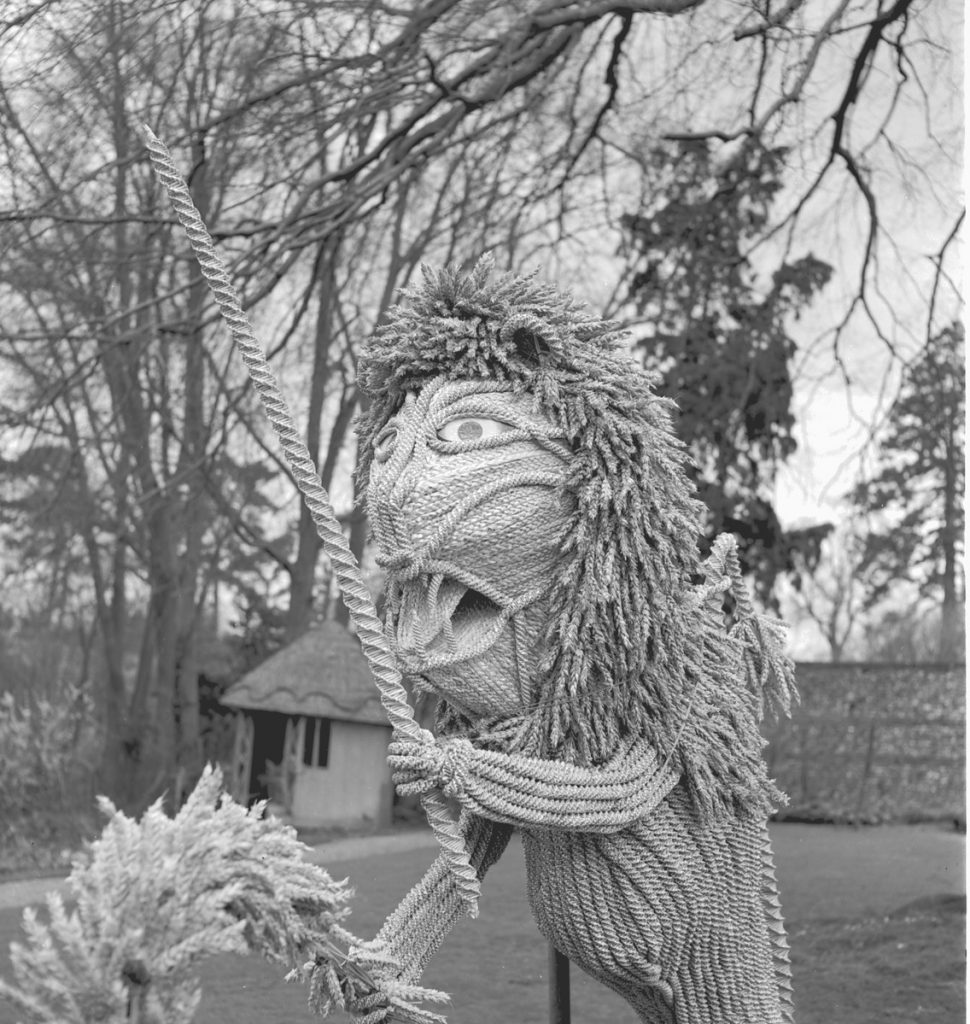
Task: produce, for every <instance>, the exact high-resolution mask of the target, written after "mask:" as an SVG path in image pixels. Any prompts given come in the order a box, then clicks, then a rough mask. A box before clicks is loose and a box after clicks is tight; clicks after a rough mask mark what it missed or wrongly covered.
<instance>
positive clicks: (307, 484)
mask: <svg viewBox="0 0 970 1024" xmlns="http://www.w3.org/2000/svg"><path fill="white" fill-rule="evenodd" d="M142 135H143V138H144V140H145V144H146V146H147V149H148V154H149V157H150V159H151V163H152V167H153V169H154V171H155V174H156V175H157V177H158V179H159V180H160V181H161V183H162V184H163V185H164V186H165V189H166V191H167V192H168V197H169V201H170V202H171V204H172V207H173V209H174V210H175V213H176V216H177V217H178V219H179V222H180V223H181V225H182V227H183V228H184V229H185V233H186V235H187V236H188V239H189V243H190V244H191V246H192V251H193V252H194V253H195V256H196V258H197V260H198V261H199V266H200V268H201V270H202V274H203V276H204V277H205V280H206V282H207V283H208V285H209V288H210V289H211V291H212V294H213V297H214V298H215V300H216V303H217V304H218V306H219V312H220V313H221V314H222V318H223V320H224V321H225V323H226V326H227V327H228V328H229V332H230V334H231V335H232V338H233V341H234V342H235V344H236V346H237V347H238V349H239V351H240V353H241V355H242V358H243V361H244V362H245V364H246V368H247V369H248V370H249V375H250V378H251V379H252V381H253V384H254V385H255V387H256V391H257V393H258V394H259V397H260V401H261V402H262V405H263V409H264V410H265V412H266V415H267V416H268V418H269V421H270V423H272V425H273V429H274V430H275V431H276V435H277V437H278V438H279V441H280V445H281V446H282V448H283V453H284V455H285V456H286V461H287V463H288V465H289V467H290V470H291V471H292V473H293V477H294V479H295V480H296V484H297V486H298V487H299V489H300V491H301V493H302V494H303V497H304V499H305V501H306V504H307V508H308V509H309V510H310V515H311V516H312V518H313V523H314V525H315V526H316V529H317V533H318V534H319V536H320V539H321V541H322V542H323V549H324V551H325V552H326V554H327V557H328V558H329V559H330V561H331V564H332V565H333V571H334V574H335V576H336V577H337V582H338V583H339V585H340V592H341V594H342V595H343V599H344V603H345V604H346V605H347V608H348V610H349V612H350V617H351V619H352V620H353V623H354V626H355V628H356V630H357V636H358V638H359V639H360V645H361V648H362V650H363V652H364V656H365V657H366V658H367V661H368V663H369V664H370V667H371V671H372V672H373V674H374V678H375V681H376V682H377V686H378V689H379V690H380V695H381V703H382V704H383V706H384V710H385V712H386V713H387V717H388V719H390V722H391V725H392V726H393V729H394V734H395V737H397V738H404V739H407V740H410V741H412V742H414V743H433V742H434V740H433V737H432V736H431V734H430V733H429V732H428V731H427V730H426V729H422V728H421V727H420V726H419V725H418V724H417V722H416V721H415V720H414V714H413V712H412V710H411V706H410V704H409V703H408V699H407V693H406V691H405V689H404V686H403V685H402V682H401V674H400V672H399V671H398V669H397V666H396V664H395V661H394V656H393V654H392V653H391V651H390V650H389V648H388V646H387V642H386V639H385V637H384V631H383V628H382V626H381V621H380V619H379V618H378V617H377V611H376V609H375V608H374V604H373V601H372V600H371V597H370V593H369V592H368V590H367V588H366V586H365V585H364V581H363V578H362V577H361V573H360V567H359V566H358V564H357V559H356V558H355V557H354V554H353V552H352V551H351V550H350V546H349V545H348V543H347V540H346V538H345V537H344V534H343V531H342V530H341V528H340V524H339V523H338V521H337V517H336V515H335V514H334V511H333V508H332V506H331V504H330V499H329V497H328V495H327V492H326V490H325V488H324V486H323V484H322V482H321V481H320V477H319V475H318V474H317V470H316V467H315V466H314V464H313V460H312V459H311V458H310V453H309V451H308V450H307V448H306V445H305V444H304V443H303V441H302V439H301V438H300V435H299V434H298V432H297V430H296V426H295V424H294V422H293V418H292V416H291V415H290V412H289V409H288V408H287V405H286V401H285V399H284V398H283V395H282V393H281V392H280V389H279V386H278V384H277V383H276V379H275V377H274V375H273V372H272V370H271V369H270V367H269V364H268V363H267V361H266V356H265V355H264V353H263V350H262V347H261V346H260V344H259V342H258V341H257V340H256V337H255V335H254V334H253V329H252V326H251V325H250V323H249V318H248V317H247V316H246V314H245V313H244V312H243V309H242V306H241V305H240V302H239V298H238V296H237V294H236V290H235V288H233V286H232V283H231V282H230V280H229V275H228V273H227V271H226V268H225V265H224V264H223V262H222V260H221V259H220V257H219V255H218V253H217V252H216V251H215V246H214V244H213V241H212V238H211V236H210V235H209V232H208V231H207V230H206V227H205V224H204V223H203V221H202V217H201V215H200V213H199V211H198V210H197V209H196V207H195V204H194V203H193V202H192V197H191V195H190V194H189V190H188V186H187V185H186V183H185V181H184V179H183V178H182V176H181V175H180V174H179V172H178V170H177V169H176V167H175V163H174V161H173V159H172V156H171V154H170V153H169V151H168V149H167V148H166V147H165V145H164V143H162V142H161V141H160V140H159V139H158V138H157V136H156V135H155V134H154V132H152V130H151V129H150V128H149V127H148V126H147V125H143V126H142ZM422 804H423V806H424V811H425V813H426V814H427V816H428V821H429V823H430V824H431V828H432V830H433V831H434V834H435V837H436V838H437V840H438V842H439V843H440V844H441V846H442V849H443V852H444V855H445V857H446V859H447V861H448V864H449V867H450V868H451V871H452V874H453V875H454V878H455V882H456V884H457V887H458V890H459V892H460V893H461V896H462V899H463V901H464V904H465V907H466V910H467V912H468V913H469V915H470V916H472V917H475V916H476V915H477V912H478V896H479V894H480V891H481V887H480V884H479V881H478V877H477V875H476V872H475V870H474V868H473V867H472V866H471V863H470V862H469V859H468V855H467V853H466V850H465V844H464V841H463V839H462V836H461V833H460V832H459V830H458V826H457V823H456V822H455V821H454V820H453V819H452V817H451V814H450V812H449V810H448V807H447V805H446V804H445V802H444V800H443V799H442V797H441V795H440V794H439V793H437V792H434V793H429V794H426V795H425V796H424V797H423V799H422Z"/></svg>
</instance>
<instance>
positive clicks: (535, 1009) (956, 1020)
mask: <svg viewBox="0 0 970 1024" xmlns="http://www.w3.org/2000/svg"><path fill="white" fill-rule="evenodd" d="M773 835H774V840H775V849H776V854H777V860H778V865H779V876H780V882H781V888H782V895H783V901H784V903H785V906H786V916H787V920H788V928H789V934H790V939H791V945H792V950H793V956H792V959H793V967H794V973H795V986H796V987H795V994H796V1008H797V1016H796V1019H797V1021H798V1024H823V1022H824V1024H833V1022H836V1021H837V1022H838V1024H877V1022H879V1024H887V1022H888V1024H893V1022H900V1024H902V1022H903V1021H913V1020H915V1021H919V1020H925V1021H927V1022H930V1021H932V1022H933V1024H951V1022H952V1024H962V1022H963V1021H964V1020H965V1013H964V952H963V950H964V921H965V908H964V902H963V900H962V898H961V897H960V896H959V895H957V893H959V892H960V891H961V890H962V879H963V848H964V847H963V836H959V835H956V834H954V833H943V832H940V831H938V830H935V831H934V830H929V829H919V828H901V827H900V828H872V829H860V830H853V829H840V828H832V827H830V826H801V825H782V826H777V827H776V828H775V829H774V832H773ZM433 856H434V851H433V849H430V848H429V849H424V850H412V851H407V852H404V853H399V854H395V855H383V856H375V857H361V858H359V859H358V860H356V861H354V862H338V863H333V864H330V865H328V867H329V869H330V871H331V873H332V874H334V875H335V876H338V877H343V876H344V875H349V876H350V877H351V880H352V881H353V883H354V885H355V886H356V888H357V896H356V897H355V899H354V913H353V916H352V918H351V919H350V922H349V924H350V927H351V929H352V930H354V931H356V932H357V933H358V934H360V935H362V936H365V937H366V936H370V935H372V934H373V933H374V932H375V931H376V929H377V928H378V927H379V925H380V923H381V921H382V920H383V918H384V916H385V914H386V913H387V912H388V911H389V910H391V909H392V908H393V906H394V905H395V903H396V902H397V900H398V899H399V898H400V897H401V896H402V895H403V894H404V892H405V891H406V890H407V888H408V887H409V886H410V885H411V883H412V882H414V881H416V880H417V878H418V877H420V875H421V873H422V872H423V870H424V868H425V867H426V866H427V864H428V863H430V860H431V859H432V857H433ZM19 917H20V912H19V911H0V973H3V974H4V975H8V974H9V971H8V964H7V959H6V949H7V944H8V943H9V941H10V939H12V938H15V937H16V936H17V933H18V931H19V927H18V922H19ZM202 973H203V981H204V989H205V995H204V997H203V1003H202V1006H201V1007H200V1011H199V1014H198V1016H197V1018H196V1024H301V1022H309V1021H310V1020H312V1019H313V1018H311V1017H310V1016H309V1014H308V1011H307V1010H306V1005H305V995H304V992H303V990H302V989H301V988H300V987H299V986H295V985H292V986H291V985H286V984H285V983H283V982H282V981H281V980H280V979H281V973H282V972H281V971H280V970H279V969H278V968H276V967H273V966H272V965H270V964H266V963H263V962H261V961H257V960H255V959H250V958H247V959H242V958H235V957H223V958H218V959H213V960H210V961H207V962H206V963H205V964H204V967H203V972H202ZM424 981H425V983H426V984H428V985H430V986H433V987H437V988H442V989H445V990H446V991H448V992H450V993H451V996H452V1004H451V1006H450V1008H448V1009H447V1011H446V1012H447V1015H448V1018H449V1020H450V1021H451V1022H452V1024H508V1022H520V1024H544V1022H545V1021H546V1020H547V1019H548V1018H547V1008H546V946H545V943H544V941H543V940H542V939H541V937H540V936H539V935H538V934H537V933H536V931H535V929H534V926H533V925H532V922H531V919H530V917H529V911H528V906H527V903H526V899H525V884H524V869H523V864H522V855H521V847H520V846H519V845H518V843H513V845H512V847H510V849H509V851H508V852H507V853H506V855H505V856H504V857H503V858H502V860H501V861H500V862H499V864H498V865H496V866H495V867H494V868H493V869H492V872H491V873H490V874H489V877H488V879H487V880H486V883H485V891H484V895H483V900H482V911H481V916H480V918H479V919H478V920H477V921H463V922H462V923H461V924H460V925H459V927H458V928H457V929H456V930H455V932H454V934H453V935H452V937H451V940H450V941H449V942H447V943H446V945H445V947H444V948H443V949H442V950H441V951H440V952H439V954H438V956H437V957H436V958H435V960H434V962H433V963H432V965H431V967H430V968H429V970H428V972H427V973H426V975H425V978H424ZM572 1005H573V1017H572V1019H573V1021H574V1022H575V1024H607V1022H609V1024H636V1021H635V1018H634V1016H633V1014H632V1012H631V1011H630V1009H629V1007H627V1005H626V1004H625V1003H624V1002H623V1000H621V999H620V998H619V997H618V996H615V995H613V994H612V993H610V992H608V991H606V990H604V989H603V988H601V987H600V986H599V985H598V984H596V983H595V982H593V981H592V980H591V979H589V978H587V977H586V976H585V975H583V974H582V972H581V971H579V970H577V969H575V968H574V969H573V971H572ZM5 1012H6V1014H7V1015H6V1016H5ZM0 1024H14V1021H13V1018H12V1016H11V1015H10V1011H9V1008H5V1007H3V1006H2V1005H0Z"/></svg>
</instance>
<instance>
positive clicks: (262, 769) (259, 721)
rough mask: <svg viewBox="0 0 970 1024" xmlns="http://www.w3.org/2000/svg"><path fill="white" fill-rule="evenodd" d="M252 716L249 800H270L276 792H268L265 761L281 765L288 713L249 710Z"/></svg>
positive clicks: (288, 718)
mask: <svg viewBox="0 0 970 1024" xmlns="http://www.w3.org/2000/svg"><path fill="white" fill-rule="evenodd" d="M249 714H250V715H252V717H253V726H254V729H253V756H252V761H251V765H252V767H251V768H250V772H249V798H250V800H251V801H252V800H270V799H275V798H277V794H276V793H275V792H274V793H272V794H271V793H270V787H269V782H270V779H269V777H268V772H267V763H269V764H271V765H282V763H283V756H284V752H285V750H286V725H287V722H289V720H290V716H289V715H282V714H280V713H279V712H278V711H250V712H249Z"/></svg>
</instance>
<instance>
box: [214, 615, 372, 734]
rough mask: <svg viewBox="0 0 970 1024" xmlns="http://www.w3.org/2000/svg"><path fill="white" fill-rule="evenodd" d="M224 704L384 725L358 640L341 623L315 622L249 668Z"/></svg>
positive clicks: (232, 688) (287, 713)
mask: <svg viewBox="0 0 970 1024" xmlns="http://www.w3.org/2000/svg"><path fill="white" fill-rule="evenodd" d="M222 703H223V704H227V705H229V707H234V708H248V709H251V710H253V711H278V712H280V713H282V714H284V715H308V716H311V717H316V718H333V719H338V720H341V721H345V722H369V723H371V724H372V725H387V715H386V714H385V712H384V709H383V708H382V707H381V701H380V696H379V693H378V690H377V685H376V684H375V682H374V678H373V676H372V675H371V670H370V666H369V665H368V664H367V659H366V658H365V657H364V654H363V651H361V649H360V641H359V640H358V639H357V637H355V636H354V635H353V634H352V633H351V632H350V631H349V630H348V629H347V628H346V627H345V626H342V625H340V623H339V622H333V621H327V622H323V623H321V624H320V625H318V626H314V627H313V628H312V629H310V630H308V631H307V632H306V633H304V634H303V635H302V636H301V637H299V638H298V639H296V640H294V641H293V642H292V643H289V644H287V645H286V646H285V647H281V648H280V649H279V650H278V651H276V653H275V654H271V655H270V656H269V657H268V658H267V659H266V660H265V661H264V662H261V663H260V664H259V665H257V666H256V668H254V669H252V670H251V671H250V672H247V673H246V674H245V675H244V676H243V677H242V678H241V679H240V680H239V681H238V682H236V683H234V684H233V685H232V686H230V687H229V689H228V690H227V691H226V692H225V693H224V694H223V696H222Z"/></svg>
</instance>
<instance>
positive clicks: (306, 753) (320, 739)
mask: <svg viewBox="0 0 970 1024" xmlns="http://www.w3.org/2000/svg"><path fill="white" fill-rule="evenodd" d="M329 760H330V719H329V718H308V719H307V723H306V737H305V739H304V741H303V763H304V764H305V765H306V766H307V767H308V768H326V767H327V763H328V762H329Z"/></svg>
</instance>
